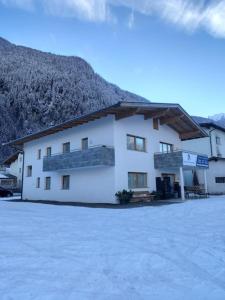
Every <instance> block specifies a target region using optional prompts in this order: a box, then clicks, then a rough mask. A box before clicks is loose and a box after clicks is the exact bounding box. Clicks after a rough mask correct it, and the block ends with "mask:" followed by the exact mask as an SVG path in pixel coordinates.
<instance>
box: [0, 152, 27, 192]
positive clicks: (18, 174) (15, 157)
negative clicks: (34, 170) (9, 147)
mask: <svg viewBox="0 0 225 300" xmlns="http://www.w3.org/2000/svg"><path fill="white" fill-rule="evenodd" d="M3 165H4V171H2V172H1V175H0V176H1V177H2V180H1V182H0V186H3V187H5V188H9V189H13V190H15V191H20V190H21V188H22V171H23V154H22V151H17V152H15V153H13V154H12V155H10V156H9V157H8V158H6V159H5V161H4V162H3ZM4 177H5V179H4Z"/></svg>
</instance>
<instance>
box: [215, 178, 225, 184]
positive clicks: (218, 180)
mask: <svg viewBox="0 0 225 300" xmlns="http://www.w3.org/2000/svg"><path fill="white" fill-rule="evenodd" d="M215 180H216V183H225V177H216V178H215Z"/></svg>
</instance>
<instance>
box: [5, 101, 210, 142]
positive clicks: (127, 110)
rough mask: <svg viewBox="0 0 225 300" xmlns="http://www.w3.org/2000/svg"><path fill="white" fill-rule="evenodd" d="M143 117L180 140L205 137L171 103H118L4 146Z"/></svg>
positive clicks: (175, 105) (191, 121) (203, 132)
mask: <svg viewBox="0 0 225 300" xmlns="http://www.w3.org/2000/svg"><path fill="white" fill-rule="evenodd" d="M135 114H138V115H144V117H145V118H146V119H148V118H157V119H159V120H160V122H161V124H167V125H168V126H170V127H171V128H172V129H174V130H175V131H176V132H178V133H179V134H180V137H181V139H182V140H187V139H193V138H200V137H205V136H207V134H206V132H205V131H204V130H203V129H202V128H201V127H200V126H199V125H198V124H197V123H196V122H195V121H194V120H193V119H192V118H191V117H190V115H189V114H188V113H187V112H186V111H185V110H184V109H183V108H182V107H181V106H180V105H179V104H174V103H173V104H172V103H153V102H149V103H144V102H118V103H116V104H114V105H112V106H108V107H106V108H104V109H101V110H98V111H94V112H91V113H89V114H86V115H83V116H80V117H76V118H73V119H71V120H69V121H67V122H64V123H62V124H59V125H56V126H52V127H49V128H47V129H45V130H42V131H39V132H36V133H33V134H30V135H27V136H25V137H22V138H19V139H16V140H14V141H11V142H8V143H5V144H4V145H23V144H24V143H27V142H29V141H32V140H35V139H38V138H41V137H44V136H47V135H50V134H54V133H56V132H59V131H62V130H65V129H68V128H71V127H75V126H79V125H82V124H85V123H88V122H90V121H94V120H96V119H99V118H101V117H105V116H108V115H115V118H116V119H117V120H118V119H121V118H126V117H129V116H132V115H135Z"/></svg>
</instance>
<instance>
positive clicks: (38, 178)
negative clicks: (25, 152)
mask: <svg viewBox="0 0 225 300" xmlns="http://www.w3.org/2000/svg"><path fill="white" fill-rule="evenodd" d="M40 183H41V179H40V177H37V180H36V188H37V189H39V188H40Z"/></svg>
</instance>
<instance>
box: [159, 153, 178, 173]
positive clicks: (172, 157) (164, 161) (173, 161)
mask: <svg viewBox="0 0 225 300" xmlns="http://www.w3.org/2000/svg"><path fill="white" fill-rule="evenodd" d="M154 164H155V169H165V168H179V167H182V166H183V156H182V151H178V152H171V153H156V154H155V155H154Z"/></svg>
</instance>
